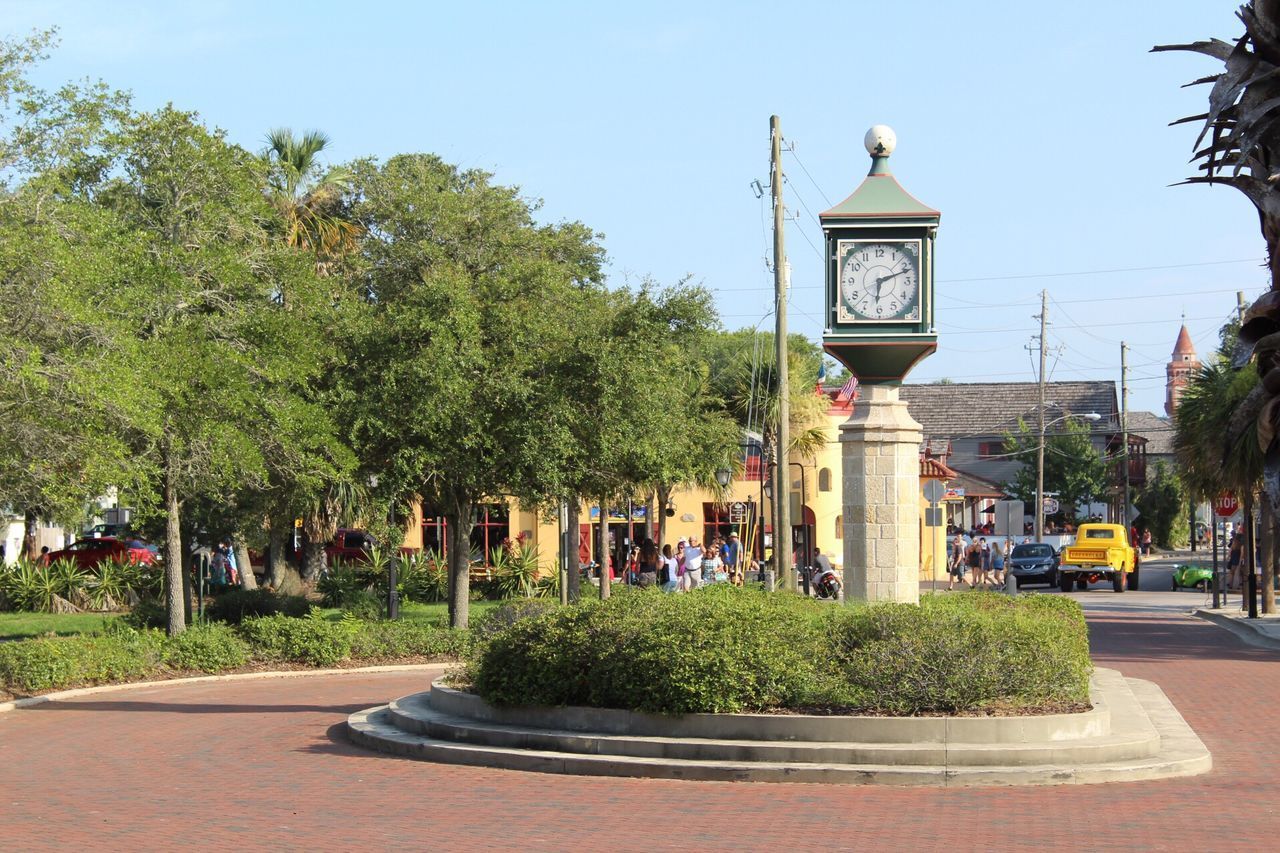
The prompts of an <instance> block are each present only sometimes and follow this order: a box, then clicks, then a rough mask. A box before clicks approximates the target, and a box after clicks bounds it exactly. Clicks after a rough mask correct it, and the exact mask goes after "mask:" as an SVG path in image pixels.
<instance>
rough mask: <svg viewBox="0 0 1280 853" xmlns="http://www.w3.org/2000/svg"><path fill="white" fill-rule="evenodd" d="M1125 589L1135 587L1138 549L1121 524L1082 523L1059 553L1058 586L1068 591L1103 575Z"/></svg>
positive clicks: (1117, 586) (1096, 579)
mask: <svg viewBox="0 0 1280 853" xmlns="http://www.w3.org/2000/svg"><path fill="white" fill-rule="evenodd" d="M1104 578H1105V579H1106V580H1109V581H1111V588H1112V589H1114V590H1115V591H1116V592H1124V591H1125V589H1126V588H1128V589H1137V588H1138V552H1137V549H1135V548H1134V547H1133V546H1132V545H1130V544H1129V536H1128V533H1127V532H1126V531H1125V528H1124V525H1123V524H1082V525H1080V529H1079V530H1078V531H1076V541H1075V542H1072V543H1071V544H1070V545H1068V546H1067V547H1065V548H1063V549H1062V553H1061V554H1059V555H1058V588H1059V589H1061V590H1062V591H1063V592H1070V591H1071V585H1072V584H1075V587H1076V589H1086V588H1087V587H1088V586H1089V584H1091V583H1094V582H1095V581H1099V580H1103V579H1104Z"/></svg>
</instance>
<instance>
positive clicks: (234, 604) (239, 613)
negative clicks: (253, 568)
mask: <svg viewBox="0 0 1280 853" xmlns="http://www.w3.org/2000/svg"><path fill="white" fill-rule="evenodd" d="M310 609H311V606H310V605H309V604H307V600H306V599H305V598H303V597H302V596H300V595H280V594H279V593H275V592H272V591H271V590H269V589H265V588H258V589H238V588H237V589H229V590H227V591H226V592H224V593H222V594H221V595H219V596H218V597H217V598H215V599H213V600H212V601H210V602H209V603H208V605H206V606H205V609H204V615H205V618H206V619H210V620H213V621H215V622H226V623H227V624H229V625H239V624H240V623H241V622H243V621H244V620H246V619H251V618H254V617H259V616H278V615H279V616H295V617H296V616H306V615H307V612H308V611H309V610H310Z"/></svg>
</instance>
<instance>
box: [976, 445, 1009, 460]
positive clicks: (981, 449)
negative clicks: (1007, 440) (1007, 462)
mask: <svg viewBox="0 0 1280 853" xmlns="http://www.w3.org/2000/svg"><path fill="white" fill-rule="evenodd" d="M1004 454H1005V449H1004V442H1003V441H980V442H978V458H979V459H995V458H996V457H998V456H1004Z"/></svg>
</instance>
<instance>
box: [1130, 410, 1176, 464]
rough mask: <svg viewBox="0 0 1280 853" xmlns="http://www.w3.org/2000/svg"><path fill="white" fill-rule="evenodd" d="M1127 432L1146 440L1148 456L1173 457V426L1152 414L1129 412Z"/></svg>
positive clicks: (1164, 419) (1166, 419) (1167, 420)
mask: <svg viewBox="0 0 1280 853" xmlns="http://www.w3.org/2000/svg"><path fill="white" fill-rule="evenodd" d="M1129 432H1130V433H1131V434H1133V435H1140V436H1142V437H1143V438H1145V439H1146V440H1147V455H1148V456H1172V455H1173V424H1172V423H1171V422H1170V421H1169V419H1168V418H1162V417H1160V416H1159V415H1157V414H1155V413H1154V412H1130V413H1129Z"/></svg>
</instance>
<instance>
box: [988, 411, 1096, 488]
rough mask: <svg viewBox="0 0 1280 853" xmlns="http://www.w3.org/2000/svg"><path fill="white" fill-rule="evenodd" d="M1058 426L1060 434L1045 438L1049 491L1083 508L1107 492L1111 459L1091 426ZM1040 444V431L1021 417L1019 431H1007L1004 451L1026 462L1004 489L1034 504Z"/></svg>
mask: <svg viewBox="0 0 1280 853" xmlns="http://www.w3.org/2000/svg"><path fill="white" fill-rule="evenodd" d="M1058 429H1059V432H1058V434H1055V435H1050V436H1046V438H1045V449H1044V491H1045V493H1046V494H1056V495H1057V496H1058V500H1059V502H1060V503H1061V504H1062V506H1063V507H1064V508H1065V507H1079V506H1082V505H1084V504H1086V503H1088V502H1089V501H1090V500H1093V499H1095V498H1098V497H1100V496H1102V495H1104V494H1106V491H1107V479H1108V465H1107V461H1106V459H1104V458H1103V456H1102V454H1101V453H1099V452H1098V451H1097V449H1096V448H1095V447H1094V446H1093V443H1092V442H1091V441H1090V437H1089V427H1088V426H1086V425H1085V424H1083V423H1080V422H1078V421H1074V420H1067V421H1064V422H1063V424H1062V426H1061V427H1060V428H1058ZM1039 446H1040V436H1039V434H1038V433H1037V432H1036V430H1035V429H1033V428H1032V427H1031V426H1030V425H1029V424H1027V423H1026V421H1024V420H1022V419H1021V418H1020V419H1019V420H1018V429H1017V432H1010V433H1006V434H1005V437H1004V452H1005V453H1007V454H1009V455H1010V457H1011V458H1013V459H1015V460H1017V461H1019V462H1021V463H1023V465H1022V467H1021V468H1020V469H1018V473H1017V474H1016V475H1015V476H1014V479H1013V480H1012V481H1011V482H1009V483H1006V484H1005V486H1004V490H1005V492H1006V493H1008V494H1009V495H1011V496H1012V497H1014V498H1016V499H1017V500H1020V501H1022V502H1023V503H1024V504H1026V505H1027V506H1031V507H1034V506H1035V503H1036V461H1037V455H1038V454H1037V451H1038V449H1039Z"/></svg>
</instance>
